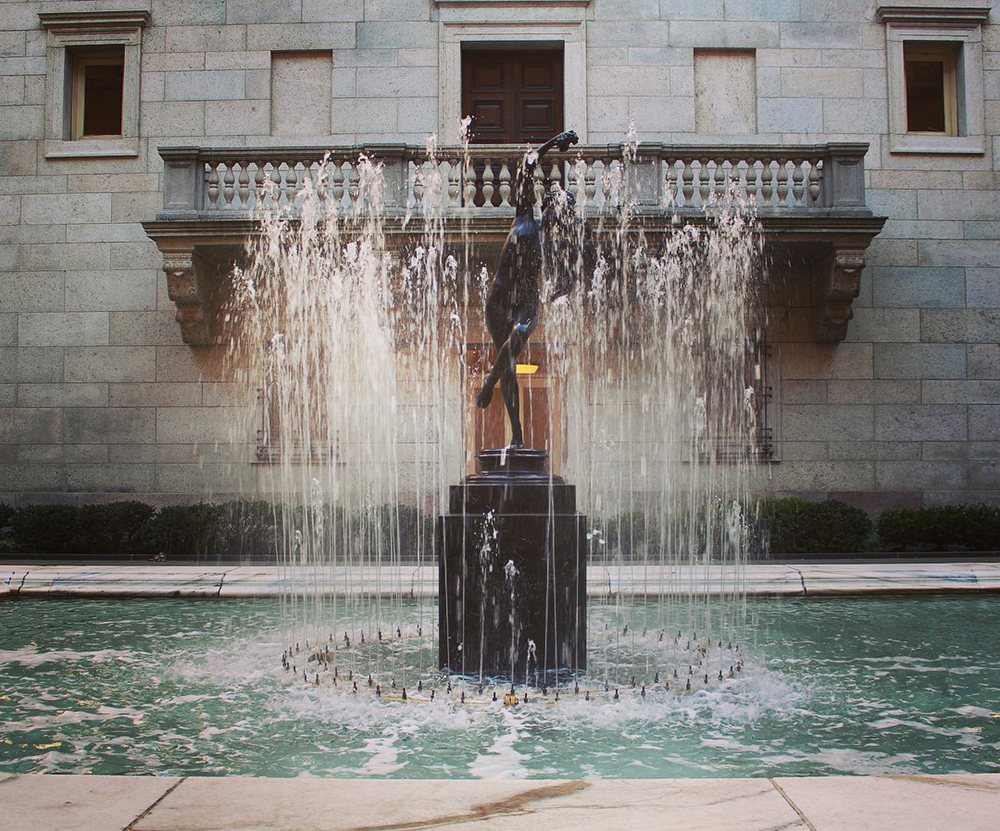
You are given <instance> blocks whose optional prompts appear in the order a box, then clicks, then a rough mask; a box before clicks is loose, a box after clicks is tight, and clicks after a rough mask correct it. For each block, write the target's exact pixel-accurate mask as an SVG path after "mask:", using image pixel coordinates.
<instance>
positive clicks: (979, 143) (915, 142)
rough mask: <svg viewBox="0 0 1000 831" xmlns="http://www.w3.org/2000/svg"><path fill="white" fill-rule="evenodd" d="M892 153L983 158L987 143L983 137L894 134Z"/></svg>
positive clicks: (890, 148) (891, 144) (891, 142)
mask: <svg viewBox="0 0 1000 831" xmlns="http://www.w3.org/2000/svg"><path fill="white" fill-rule="evenodd" d="M889 152H890V153H898V154H921V155H928V156H930V155H941V156H983V155H985V154H986V141H985V139H984V137H983V136H914V135H900V134H898V133H893V134H892V135H891V136H890V146H889Z"/></svg>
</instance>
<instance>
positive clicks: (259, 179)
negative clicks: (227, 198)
mask: <svg viewBox="0 0 1000 831" xmlns="http://www.w3.org/2000/svg"><path fill="white" fill-rule="evenodd" d="M265 164H267V162H264V161H261V160H260V159H258V160H257V161H255V162H254V163H253V167H254V170H253V201H254V206H255V207H259V206H260V204H261V202H262V201H263V199H264V165H265Z"/></svg>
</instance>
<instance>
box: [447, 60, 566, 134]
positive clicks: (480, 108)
mask: <svg viewBox="0 0 1000 831" xmlns="http://www.w3.org/2000/svg"><path fill="white" fill-rule="evenodd" d="M462 113H463V114H464V115H471V116H472V117H473V121H472V141H473V142H474V143H478V144H534V143H540V142H543V141H546V140H547V139H550V138H552V136H554V135H556V133H560V132H562V130H563V53H562V52H561V51H558V50H554V49H543V50H532V51H527V50H510V49H509V50H490V51H480V50H467V51H465V52H463V53H462Z"/></svg>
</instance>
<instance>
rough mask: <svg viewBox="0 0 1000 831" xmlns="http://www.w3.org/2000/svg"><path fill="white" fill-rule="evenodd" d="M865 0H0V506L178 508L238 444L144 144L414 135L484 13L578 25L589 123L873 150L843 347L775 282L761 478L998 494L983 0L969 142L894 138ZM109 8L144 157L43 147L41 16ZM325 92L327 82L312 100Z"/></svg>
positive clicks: (882, 39) (999, 422)
mask: <svg viewBox="0 0 1000 831" xmlns="http://www.w3.org/2000/svg"><path fill="white" fill-rule="evenodd" d="M904 2H905V0H898V3H897V4H903V3H904ZM877 5H878V4H877V3H876V2H875V0H770V2H750V1H749V0H746V2H744V1H743V0H698V2H691V1H690V0H590V2H585V0H579V2H573V3H552V4H536V3H529V2H525V3H514V2H508V3H489V2H484V3H483V4H480V5H474V6H469V5H467V4H461V3H449V2H436V0H338V2H330V0H287V2H280V3H275V2H263V0H104V1H103V2H99V1H95V0H78V2H69V0H66V2H48V0H46V2H35V1H32V2H0V501H6V502H31V501H70V500H106V499H118V498H124V495H126V494H128V495H131V496H136V497H141V498H144V499H148V500H150V501H154V502H171V501H185V500H192V499H198V498H201V497H202V496H205V495H222V494H224V493H226V492H227V490H228V489H231V487H232V482H233V481H234V480H233V478H232V476H231V471H232V469H233V466H234V465H235V466H236V467H240V466H242V467H244V468H247V458H248V454H249V448H248V447H236V448H232V447H227V446H225V445H220V444H219V442H220V440H224V432H225V430H224V426H225V424H226V423H227V420H228V419H230V418H231V412H229V410H228V409H227V404H228V399H227V395H226V383H225V378H224V377H222V371H221V369H220V362H219V360H218V355H217V354H213V350H211V349H208V348H200V349H193V348H191V347H189V346H186V345H185V344H184V343H183V342H182V340H181V333H180V329H179V327H178V326H177V324H176V323H175V321H174V306H173V303H172V302H171V301H170V300H169V298H168V297H167V293H166V285H165V278H164V275H163V272H162V271H161V270H160V268H161V266H162V262H161V258H160V255H159V253H158V252H157V249H156V246H155V245H154V244H153V243H152V242H151V241H150V240H149V239H148V238H147V237H146V235H145V233H144V232H143V229H142V227H141V225H140V222H141V221H142V220H145V219H151V218H152V217H153V216H154V215H155V213H156V211H157V210H158V209H159V206H160V204H161V199H162V197H161V192H162V191H161V188H162V181H161V179H162V173H161V160H160V156H159V154H158V152H157V150H158V148H159V147H160V146H163V145H206V146H210V145H219V146H221V145H226V146H232V145H248V146H265V145H289V144H295V143H296V142H298V143H316V142H320V143H327V144H330V145H337V144H355V143H359V142H363V141H383V142H393V141H398V142H408V143H416V144H420V143H423V142H424V140H425V138H426V136H427V134H428V133H430V132H432V131H434V130H436V129H438V127H439V125H440V113H441V112H442V111H443V104H442V102H441V100H440V98H439V96H440V94H441V91H442V90H445V89H453V88H454V85H453V84H452V85H451V86H449V85H448V83H446V79H445V78H443V77H442V74H443V73H444V72H446V71H447V67H446V66H445V64H444V63H443V62H442V60H441V56H442V55H443V54H444V51H443V50H444V47H443V44H445V43H446V42H447V41H448V40H449V38H452V39H453V36H454V35H453V33H454V32H460V31H462V27H463V26H473V25H475V26H479V27H480V28H482V27H484V26H485V27H494V28H495V32H496V40H497V41H517V40H518V38H519V32H523V31H525V30H526V28H527V27H529V26H549V27H551V28H552V31H554V32H556V31H558V32H562V31H564V30H565V31H572V32H573V33H574V34H573V35H572V37H578V38H579V37H582V39H583V42H584V44H585V51H584V52H583V53H582V54H583V55H585V59H584V63H583V64H582V65H576V66H574V67H573V71H574V72H575V73H576V74H577V76H578V78H577V81H578V83H577V85H576V86H575V87H574V89H575V90H577V91H578V92H574V93H573V94H579V95H581V96H582V98H581V100H582V112H583V113H584V114H585V115H584V116H583V117H582V118H583V120H584V121H585V123H583V124H572V125H568V126H573V127H576V128H577V129H579V130H580V131H581V133H584V134H585V139H586V141H587V142H589V143H593V144H600V143H607V142H617V141H620V140H621V137H622V135H623V134H624V132H625V131H626V130H627V128H628V124H629V121H630V120H631V121H633V122H634V124H635V126H636V129H637V131H638V133H639V135H640V137H641V138H642V139H645V140H649V141H657V142H665V143H684V144H695V143H700V144H712V143H718V144H726V143H751V142H761V143H786V144H794V143H817V142H823V141H865V142H868V143H869V144H870V150H869V152H868V155H867V158H866V160H865V164H866V175H867V182H866V184H867V187H868V191H867V193H868V201H869V204H870V206H871V207H872V208H873V210H875V212H876V213H879V214H881V215H884V216H887V217H888V221H887V223H886V225H885V228H884V230H883V231H882V233H881V234H880V235H879V236H878V237H877V238H876V239H875V240H874V242H873V243H872V246H871V248H870V249H869V252H868V258H867V267H866V268H865V271H864V275H863V281H862V291H861V295H860V297H859V298H858V300H857V301H856V303H855V317H854V320H853V321H852V323H851V325H850V329H849V332H848V336H847V341H846V342H844V343H841V344H817V343H814V342H812V340H811V339H810V337H809V335H808V326H807V325H806V323H805V321H806V318H807V315H808V310H807V309H806V308H805V307H804V305H802V300H801V298H798V297H796V296H795V293H794V292H791V293H788V294H787V295H785V296H776V297H775V299H774V303H773V307H772V309H771V315H770V318H771V324H770V338H771V341H772V344H773V348H774V355H773V359H772V372H773V374H774V376H775V378H776V379H777V380H778V381H779V383H778V385H777V388H778V389H779V390H780V399H779V400H778V401H777V402H776V403H775V407H774V409H773V412H774V417H775V424H774V426H775V427H776V429H777V433H778V438H779V444H778V451H779V459H780V460H779V461H778V462H776V463H775V464H774V465H773V466H772V469H771V472H770V486H771V488H772V489H773V491H774V492H777V493H804V494H807V495H814V496H825V495H834V496H839V497H843V498H846V499H848V500H849V501H852V502H855V503H856V504H860V505H863V506H865V507H867V508H869V509H872V510H875V509H877V508H879V507H882V506H885V505H897V504H906V505H920V504H937V503H946V502H955V501H967V500H980V499H982V500H987V501H994V502H995V501H998V500H1000V461H998V460H1000V347H998V345H997V344H998V342H1000V199H998V194H997V171H998V165H1000V143H997V142H996V138H995V137H996V135H997V132H998V127H1000V27H998V26H997V25H996V14H997V12H996V10H995V9H994V11H993V14H992V16H991V18H990V21H989V23H987V24H986V25H983V26H982V27H981V31H980V36H981V44H982V55H983V59H982V73H981V74H982V77H981V78H979V77H978V76H977V77H974V78H969V79H967V85H968V86H969V89H970V93H971V94H973V95H977V96H980V97H981V101H982V111H983V114H984V127H985V142H984V147H983V151H984V152H974V153H961V154H948V153H905V154H904V153H898V152H893V149H892V142H891V141H890V136H889V112H890V104H891V101H890V98H889V95H890V94H889V81H888V74H887V67H888V57H887V43H886V27H885V24H884V23H880V22H878V21H877V20H876V8H877ZM952 5H954V6H955V7H956V8H960V7H965V6H970V5H995V2H994V0H978V2H964V1H961V0H960V2H956V3H954V4H952ZM123 9H125V10H131V9H139V10H147V11H148V12H149V23H148V25H146V26H145V28H144V29H143V31H142V42H141V54H142V57H141V71H140V74H139V79H138V89H137V90H136V94H137V95H138V100H139V107H140V109H139V126H138V129H139V139H138V143H137V151H136V152H135V153H134V154H133V155H124V156H115V157H108V156H102V155H99V154H89V155H84V156H81V157H79V158H64V157H54V156H47V154H46V150H45V129H46V83H47V60H46V50H47V46H48V44H49V41H48V39H47V38H48V35H47V33H46V31H44V30H43V28H42V27H41V25H40V23H39V17H38V14H39V12H52V11H62V10H73V11H78V12H79V11H86V10H123ZM560 27H561V28H560ZM489 31H492V30H491V29H490V30H489ZM561 37H563V35H562V34H559V35H558V36H557V35H553V38H554V39H558V38H561ZM566 37H570V36H568V35H567V36H566ZM301 53H309V54H308V55H304V56H302V57H301V59H299V58H297V57H296V55H301ZM727 56H729V58H730V59H731V60H728V61H727ZM324 67H326V69H324ZM327 70H328V77H327ZM751 71H752V73H753V77H752V78H748V77H747V73H749V72H751ZM297 84H301V85H302V88H303V89H305V90H308V94H306V95H305V96H303V100H302V101H297V100H296V99H295V90H296V89H297ZM751 93H752V94H753V97H752V99H751V98H750V97H749V95H750V94H751ZM317 95H319V96H328V97H325V98H324V99H323V100H322V101H319V102H316V105H315V106H314V107H313V106H311V100H312V99H314V98H316V97H317ZM303 108H308V113H302V110H303ZM297 113H302V114H301V116H297V115H296V114H297ZM734 125H735V126H734ZM727 129H734V130H736V132H731V133H727V132H724V131H725V130H727ZM699 131H701V132H699ZM248 442H249V437H248Z"/></svg>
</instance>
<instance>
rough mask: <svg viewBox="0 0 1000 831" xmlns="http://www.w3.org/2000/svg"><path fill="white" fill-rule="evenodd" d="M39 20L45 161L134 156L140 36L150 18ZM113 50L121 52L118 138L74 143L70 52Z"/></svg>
mask: <svg viewBox="0 0 1000 831" xmlns="http://www.w3.org/2000/svg"><path fill="white" fill-rule="evenodd" d="M38 17H39V20H40V21H41V25H42V28H43V29H45V31H46V36H47V43H46V78H45V144H44V155H45V158H47V159H53V158H81V157H91V158H94V157H118V156H120V157H133V156H138V155H139V71H140V64H141V57H142V53H141V49H142V30H143V27H145V25H146V24H147V23H148V22H149V12H148V11H142V10H140V11H116V12H86V11H83V12H43V13H40V14H39V15H38ZM114 46H121V47H124V52H125V57H124V69H123V78H122V132H121V135H114V136H84V137H82V138H77V139H74V138H73V134H74V132H75V131H74V123H73V119H74V117H75V113H74V109H75V108H74V89H73V87H74V72H73V66H72V64H73V60H74V59H73V50H75V49H81V50H82V49H95V50H97V49H101V48H105V47H114Z"/></svg>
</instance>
